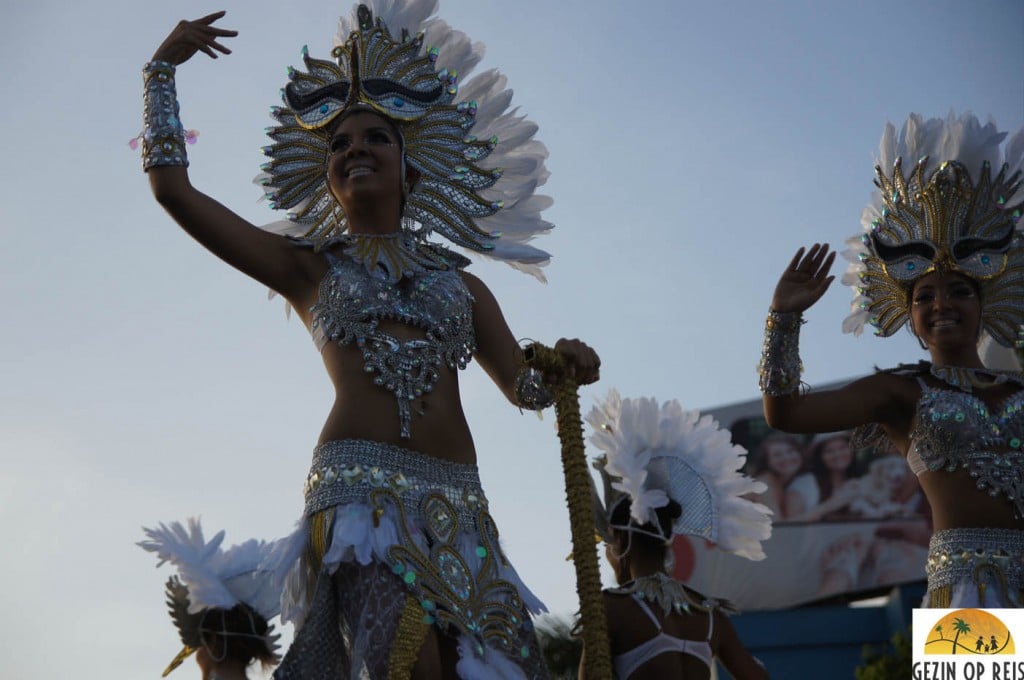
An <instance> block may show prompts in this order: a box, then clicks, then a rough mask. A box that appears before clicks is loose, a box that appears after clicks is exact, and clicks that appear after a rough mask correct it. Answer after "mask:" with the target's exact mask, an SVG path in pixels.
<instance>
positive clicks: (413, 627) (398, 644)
mask: <svg viewBox="0 0 1024 680" xmlns="http://www.w3.org/2000/svg"><path fill="white" fill-rule="evenodd" d="M424 615H425V612H424V611H423V607H421V606H420V603H419V602H418V601H417V600H416V598H415V597H413V596H412V595H406V596H405V606H404V607H403V608H402V615H401V616H400V617H399V619H398V630H397V631H395V641H394V642H393V643H392V645H391V657H390V658H389V659H388V680H409V678H411V677H412V671H413V668H415V667H416V661H418V660H419V657H420V649H421V648H422V647H423V641H424V640H426V639H427V633H429V632H430V624H428V623H427V622H426V621H424V619H423V617H424ZM380 651H381V652H383V651H384V650H380Z"/></svg>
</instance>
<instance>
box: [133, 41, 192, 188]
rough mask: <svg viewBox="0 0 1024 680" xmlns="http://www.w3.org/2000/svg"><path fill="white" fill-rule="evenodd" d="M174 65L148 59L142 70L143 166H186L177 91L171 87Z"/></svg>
mask: <svg viewBox="0 0 1024 680" xmlns="http://www.w3.org/2000/svg"><path fill="white" fill-rule="evenodd" d="M174 70H175V69H174V64H170V63H168V62H166V61H151V62H149V63H148V64H146V65H145V67H143V69H142V79H143V87H144V92H145V93H144V95H143V103H144V108H143V136H142V168H143V170H149V169H150V168H153V167H158V166H161V165H182V166H185V167H188V157H187V156H186V154H185V129H184V127H183V126H182V124H181V120H180V119H179V118H178V93H177V91H176V90H175V87H174Z"/></svg>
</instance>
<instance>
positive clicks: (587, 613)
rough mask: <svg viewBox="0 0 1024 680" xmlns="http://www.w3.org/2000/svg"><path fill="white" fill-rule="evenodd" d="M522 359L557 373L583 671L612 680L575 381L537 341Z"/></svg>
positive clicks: (557, 412) (557, 356) (559, 357)
mask: <svg viewBox="0 0 1024 680" xmlns="http://www.w3.org/2000/svg"><path fill="white" fill-rule="evenodd" d="M523 352H524V356H525V357H526V363H527V364H528V365H529V366H531V367H532V368H536V369H537V370H539V371H541V372H543V373H544V374H545V375H547V376H556V377H557V382H556V383H555V384H554V386H553V391H554V394H555V417H556V420H557V422H558V438H559V440H560V441H561V442H562V470H563V471H564V473H565V495H566V500H567V502H568V505H569V526H570V528H571V529H572V555H573V562H574V563H575V565H576V594H577V595H578V596H579V598H580V618H581V621H582V626H583V646H584V649H586V651H587V675H588V676H589V677H590V678H593V679H596V680H611V677H612V660H611V653H610V652H609V650H608V620H607V619H606V618H605V611H604V599H603V597H602V595H601V572H600V569H599V567H598V562H597V546H596V545H595V544H594V536H595V534H596V532H595V531H594V516H593V514H592V513H593V509H592V508H593V506H592V505H591V501H590V471H589V470H588V469H587V457H586V453H585V452H584V450H583V420H582V419H581V418H580V399H579V395H578V394H577V393H576V388H577V385H576V380H575V378H573V377H572V376H570V375H568V374H567V373H566V371H565V364H564V362H563V360H562V355H561V354H559V353H558V352H556V351H555V350H553V349H551V348H550V347H545V346H544V345H541V344H539V343H533V344H531V345H528V346H527V347H526V348H525V349H524V350H523Z"/></svg>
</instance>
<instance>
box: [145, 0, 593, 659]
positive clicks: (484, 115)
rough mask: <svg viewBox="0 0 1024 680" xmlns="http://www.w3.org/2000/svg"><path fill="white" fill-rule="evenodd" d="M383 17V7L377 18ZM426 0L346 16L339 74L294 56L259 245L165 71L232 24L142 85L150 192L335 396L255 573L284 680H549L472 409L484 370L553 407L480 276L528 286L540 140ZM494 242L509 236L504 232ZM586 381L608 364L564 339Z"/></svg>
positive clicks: (186, 47) (168, 54)
mask: <svg viewBox="0 0 1024 680" xmlns="http://www.w3.org/2000/svg"><path fill="white" fill-rule="evenodd" d="M374 5H375V6H374ZM436 7H437V3H436V1H435V0H378V2H376V3H370V4H369V6H368V5H359V6H358V7H356V8H353V10H352V12H351V13H350V14H349V15H347V16H345V17H343V18H342V19H341V22H340V31H339V36H338V40H337V42H336V46H335V47H334V49H333V51H332V52H331V55H330V56H331V59H330V60H322V59H316V58H314V57H312V56H310V55H309V54H308V53H307V52H306V50H305V49H304V50H303V54H302V59H303V62H304V65H303V68H302V69H290V70H289V82H288V83H287V84H286V86H285V88H284V91H283V100H284V105H283V106H281V107H275V108H274V109H273V110H272V116H273V118H274V120H275V124H274V126H273V127H272V128H270V129H269V131H268V134H269V136H270V138H271V140H272V143H271V144H270V145H269V146H268V147H266V148H265V149H264V151H265V153H266V154H267V155H268V156H269V159H270V160H269V162H268V163H267V164H266V165H265V166H264V168H263V170H264V173H263V174H262V175H261V177H260V180H259V181H260V183H261V184H262V185H263V187H264V188H265V190H266V193H267V196H268V197H269V199H270V201H271V204H272V206H273V207H274V208H278V209H285V210H288V211H289V213H288V220H286V221H284V222H281V223H277V224H275V225H271V227H268V228H265V229H260V228H257V227H254V226H253V225H251V224H249V223H248V222H246V221H245V220H243V219H241V218H240V217H239V216H238V215H236V214H235V213H233V212H231V211H230V210H228V209H227V208H225V207H223V206H222V205H220V204H219V203H217V202H216V201H214V200H213V199H211V198H209V197H208V196H206V195H204V194H202V193H200V192H199V191H198V190H196V189H194V188H193V187H192V185H191V184H190V183H189V179H188V175H187V173H186V166H187V160H186V157H185V145H184V132H183V126H182V123H181V120H180V119H179V117H178V103H177V101H176V95H175V67H176V66H178V65H180V64H181V63H183V62H185V61H187V60H188V59H189V58H190V57H192V56H193V55H194V54H195V53H196V52H197V51H201V52H204V53H206V54H207V55H209V56H211V57H216V56H217V53H218V52H219V53H222V54H228V53H229V52H230V50H229V49H228V48H227V47H225V46H224V45H223V44H222V41H223V40H224V39H225V38H228V37H232V36H234V35H235V34H236V32H235V31H231V30H227V29H222V28H219V27H218V26H217V25H215V22H216V21H217V20H218V19H220V18H221V17H222V16H223V14H224V13H223V12H218V13H215V14H211V15H209V16H206V17H204V18H202V19H198V20H195V21H182V22H180V23H179V24H178V26H177V27H176V28H175V29H174V30H173V31H172V32H171V34H170V35H169V36H168V38H167V39H166V40H165V41H164V42H163V44H162V45H161V46H160V47H159V48H158V49H157V50H156V52H155V54H154V55H153V59H152V61H151V62H149V63H148V64H147V65H146V67H145V69H144V80H145V88H146V98H145V102H146V107H145V112H146V131H145V136H144V139H143V142H144V149H143V164H144V167H145V168H146V169H147V170H148V172H149V177H150V183H151V185H152V189H153V193H154V195H155V196H156V198H157V200H158V201H159V202H160V203H161V205H163V206H164V207H165V208H166V209H167V211H168V212H169V213H170V214H171V216H172V217H173V218H174V219H175V220H176V221H177V222H178V223H179V224H181V226H182V227H184V229H185V230H186V231H187V232H188V233H189V234H191V235H192V236H193V237H195V238H196V239H197V240H198V241H199V242H200V243H201V244H202V245H204V246H205V247H207V248H208V249H209V250H211V251H212V252H213V253H214V254H216V255H218V256H219V257H221V258H222V259H224V260H225V261H227V262H228V263H229V264H231V265H232V266H234V267H236V268H237V269H239V270H241V271H242V272H243V273H245V274H248V275H249V276H251V277H253V278H255V279H256V280H258V281H260V282H262V283H264V284H266V285H267V286H269V287H270V288H271V289H272V290H274V291H276V292H277V293H280V294H281V295H282V296H283V297H284V298H285V299H286V300H287V301H288V302H289V303H290V304H291V306H292V308H294V309H295V310H296V312H297V314H298V316H299V317H300V318H301V319H302V321H303V323H304V324H305V325H306V326H307V327H308V328H309V330H310V332H311V333H312V335H313V338H314V341H315V343H316V346H317V347H318V348H319V350H320V352H321V354H322V357H323V361H324V364H325V366H326V369H327V373H328V376H329V377H330V379H331V381H332V383H333V384H334V386H335V390H336V397H335V401H334V404H333V407H332V408H331V410H330V413H329V415H328V418H327V422H326V424H325V426H324V428H323V431H322V432H321V434H320V438H319V444H318V445H317V447H316V449H315V451H314V453H313V462H312V468H311V470H310V472H309V475H308V478H307V480H306V485H305V512H304V514H303V518H302V520H301V521H300V523H299V527H298V529H297V530H296V532H295V533H294V534H293V535H292V536H290V537H288V538H287V539H284V540H283V541H282V542H281V543H280V544H279V545H278V546H277V549H276V551H275V554H274V555H273V556H272V557H271V558H270V559H269V560H268V561H267V563H266V567H267V568H268V569H270V570H272V571H273V572H274V573H275V574H277V576H278V585H279V587H280V588H281V590H282V600H281V608H282V609H281V613H282V620H284V621H286V622H293V623H294V624H295V626H296V635H295V640H294V642H293V644H292V646H291V648H290V649H289V651H288V653H287V654H286V656H285V659H284V660H283V662H282V664H281V666H280V667H279V668H278V670H277V672H276V674H275V677H277V678H281V679H285V678H322V677H332V678H333V677H371V678H383V677H410V675H412V676H413V677H424V678H442V677H444V678H449V677H456V675H457V676H458V677H462V678H504V677H516V678H521V677H542V676H544V675H545V671H544V667H543V661H542V659H541V658H540V655H539V653H538V652H537V646H536V639H535V636H534V633H533V630H532V624H531V622H530V616H529V615H530V613H536V612H539V611H542V609H543V605H542V604H541V602H540V601H539V600H538V599H537V598H536V597H535V596H534V595H533V594H532V593H531V592H530V591H529V590H528V589H527V588H526V587H525V586H524V585H523V584H522V583H521V581H520V579H519V577H518V576H517V574H516V572H515V570H514V569H513V567H512V566H511V564H510V563H509V560H508V558H507V557H506V556H505V554H504V553H503V551H502V548H501V546H500V545H499V543H498V532H497V529H496V528H495V524H494V521H493V520H492V518H491V516H490V514H489V513H488V503H487V499H486V497H485V496H484V494H483V492H482V491H481V489H480V482H479V477H478V474H477V467H476V451H475V449H474V446H473V440H472V438H471V436H470V433H469V429H468V426H467V423H466V419H465V416H464V414H463V411H462V406H461V403H460V398H459V389H458V371H459V369H461V368H464V367H465V366H466V365H467V364H468V362H469V361H470V360H471V359H472V358H474V357H475V358H476V359H477V360H478V361H479V362H480V364H481V366H482V367H483V368H484V369H485V370H486V371H487V373H488V374H489V375H490V376H491V377H492V378H493V380H494V382H495V383H496V384H497V385H498V387H499V388H500V389H501V390H502V391H503V393H504V394H505V395H506V396H507V397H508V398H509V400H511V401H512V402H513V403H514V404H515V405H517V406H519V407H521V408H527V409H540V408H543V407H545V406H546V405H547V404H548V402H549V400H550V394H549V392H548V390H547V388H546V387H545V384H544V380H543V376H542V375H540V374H539V373H538V372H536V371H535V370H532V369H530V368H528V367H527V366H526V365H525V363H524V361H523V354H522V351H521V349H520V347H519V345H518V344H517V342H516V340H515V338H514V336H513V335H512V333H511V332H510V330H509V328H508V325H507V324H506V322H505V320H504V318H503V317H502V314H501V311H500V309H499V307H498V304H497V302H496V300H495V298H494V296H493V295H492V294H491V292H490V291H489V290H488V289H487V287H486V286H485V285H484V284H483V283H482V282H481V281H480V279H478V278H476V277H475V276H473V275H471V274H469V273H468V272H466V271H465V270H464V268H465V267H466V265H467V264H468V260H467V259H466V258H464V257H463V256H462V255H460V254H458V253H456V252H454V251H452V250H449V249H448V248H447V247H445V246H443V245H441V244H440V243H436V242H434V241H432V240H430V237H431V236H432V235H434V234H436V235H438V236H441V237H444V238H446V239H448V240H449V241H451V242H452V243H454V244H455V245H457V246H460V247H462V248H465V249H468V250H469V251H472V252H475V253H480V254H482V255H485V256H488V257H491V258H495V259H498V260H502V261H505V262H507V263H509V264H511V265H512V266H514V267H516V268H518V269H522V270H524V271H527V272H530V273H533V274H534V275H536V276H537V277H538V278H542V277H541V275H540V269H539V267H540V266H541V265H543V264H545V263H546V262H547V260H548V258H549V256H548V254H547V253H545V252H544V251H542V250H539V249H537V248H536V247H534V246H533V245H531V244H530V243H529V241H531V240H532V239H533V238H534V237H535V236H537V235H538V234H541V233H543V232H546V231H548V230H549V229H550V228H551V225H550V224H549V223H547V222H545V221H544V220H543V219H541V211H542V210H543V209H544V208H546V207H547V206H548V205H549V204H550V199H548V198H546V197H543V196H538V195H535V193H534V192H535V190H536V188H537V187H538V186H539V185H541V184H543V183H544V181H545V179H546V178H547V171H546V169H545V166H544V159H545V157H546V150H545V148H544V146H543V145H542V144H541V143H540V142H539V141H537V140H536V139H534V133H535V132H536V125H534V124H533V123H532V122H530V121H528V120H526V119H525V118H524V117H522V116H521V115H519V114H518V113H517V112H516V111H515V110H513V109H510V108H509V105H510V100H511V94H512V93H511V90H508V89H506V86H505V78H504V77H503V76H502V75H501V74H499V73H498V72H497V71H493V70H491V71H487V72H484V73H481V74H479V75H477V76H476V77H474V78H473V79H472V80H469V81H468V82H467V83H466V84H465V85H463V86H461V87H460V86H459V84H458V79H459V76H460V75H465V74H466V73H468V72H469V71H470V70H471V69H472V68H473V67H474V66H475V65H476V63H477V62H478V61H479V59H480V57H481V54H482V46H481V45H480V44H479V43H471V42H470V41H469V39H468V38H467V37H466V36H465V35H464V34H462V33H460V32H458V31H455V30H453V29H451V28H450V27H449V26H448V25H447V24H446V23H444V22H443V21H441V20H440V19H438V18H436V17H434V16H433V14H434V12H435V11H436ZM499 230H500V231H499ZM555 347H556V349H558V350H559V351H561V353H562V354H563V355H564V357H565V358H566V360H567V363H568V364H569V366H570V367H571V370H573V371H574V374H575V378H576V380H577V381H578V382H579V383H581V384H587V383H591V382H593V381H595V380H596V379H597V376H598V368H599V359H598V357H597V355H596V354H595V353H594V351H593V350H591V349H590V348H589V347H588V346H587V345H585V344H584V343H582V342H580V341H576V340H565V339H563V340H559V341H558V342H557V343H556V345H555Z"/></svg>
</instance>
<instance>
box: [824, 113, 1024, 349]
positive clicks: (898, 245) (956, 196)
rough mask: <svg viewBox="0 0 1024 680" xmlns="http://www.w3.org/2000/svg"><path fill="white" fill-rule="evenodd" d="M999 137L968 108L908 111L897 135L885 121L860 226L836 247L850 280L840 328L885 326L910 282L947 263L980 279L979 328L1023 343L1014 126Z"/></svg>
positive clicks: (879, 331)
mask: <svg viewBox="0 0 1024 680" xmlns="http://www.w3.org/2000/svg"><path fill="white" fill-rule="evenodd" d="M1005 137H1006V133H1005V132H1000V131H999V130H997V129H996V126H995V123H994V122H992V121H991V120H990V121H989V122H988V123H987V124H986V125H981V123H980V122H979V121H978V119H977V118H975V117H974V116H973V115H972V114H970V113H965V114H963V115H962V116H960V117H959V118H958V117H956V116H955V115H954V114H953V113H952V112H951V113H950V114H949V115H948V116H947V117H946V118H945V119H941V118H932V119H929V120H924V119H923V118H922V117H921V116H920V115H918V114H911V115H910V117H909V118H907V121H906V122H905V123H904V124H903V127H902V129H901V130H900V132H899V134H897V133H896V129H895V127H893V125H892V124H891V123H889V124H886V126H885V131H884V132H883V133H882V141H881V144H880V148H879V162H878V165H877V166H876V167H875V174H876V176H877V177H876V179H875V185H876V186H877V187H878V191H876V192H875V193H874V194H873V195H872V202H871V203H870V204H869V205H868V206H867V207H866V208H865V209H864V213H863V215H862V217H861V223H862V225H863V227H864V233H863V234H861V235H859V236H857V237H854V238H851V239H850V240H848V241H847V244H848V245H849V246H850V247H849V249H848V250H846V251H845V252H844V253H843V254H844V256H845V257H846V258H847V259H848V260H849V261H850V265H849V267H848V268H847V270H846V274H845V275H844V276H843V283H844V284H846V285H849V286H852V287H853V289H854V300H853V305H852V311H851V314H850V315H849V316H847V317H846V320H845V321H844V322H843V331H844V332H847V333H854V334H855V335H859V334H860V333H861V331H862V330H863V328H864V324H865V323H870V324H871V325H873V326H874V327H875V334H876V335H881V336H889V335H892V334H893V333H895V332H896V331H897V330H898V329H899V328H900V326H903V325H904V324H906V323H907V322H908V321H909V319H910V293H911V289H912V288H913V285H914V282H915V281H917V279H919V278H920V277H922V276H924V275H925V274H928V273H930V272H933V271H953V272H958V273H960V274H963V275H965V276H967V277H970V278H971V279H972V280H974V281H975V282H977V284H978V286H979V287H980V289H981V302H982V326H983V329H984V330H985V331H986V332H987V333H988V334H989V335H991V336H992V338H993V339H995V340H996V341H997V342H998V343H1000V344H1001V345H1005V346H1007V347H1012V346H1020V345H1021V344H1022V342H1024V334H1022V332H1021V325H1022V324H1024V236H1022V234H1021V231H1020V229H1021V228H1022V227H1024V222H1022V220H1021V208H1020V204H1021V201H1022V200H1024V192H1019V191H1018V189H1019V188H1020V185H1021V170H1022V165H1024V129H1022V130H1021V131H1019V132H1018V133H1017V134H1016V135H1014V136H1013V138H1011V139H1010V141H1009V143H1008V144H1007V145H1006V149H1005V154H1004V150H1003V147H1002V142H1003V140H1004V139H1005ZM911 164H912V165H911ZM904 165H907V166H909V167H908V168H907V170H904Z"/></svg>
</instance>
